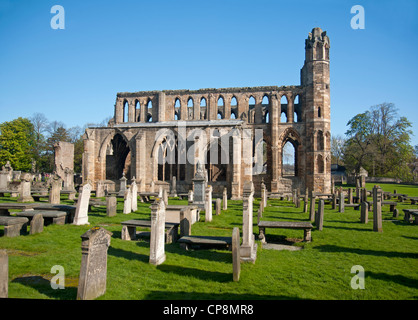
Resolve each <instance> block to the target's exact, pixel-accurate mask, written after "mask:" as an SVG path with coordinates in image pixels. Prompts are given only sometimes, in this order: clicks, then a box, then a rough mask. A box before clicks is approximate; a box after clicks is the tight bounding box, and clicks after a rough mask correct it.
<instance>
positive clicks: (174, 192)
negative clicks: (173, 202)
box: [170, 176, 177, 197]
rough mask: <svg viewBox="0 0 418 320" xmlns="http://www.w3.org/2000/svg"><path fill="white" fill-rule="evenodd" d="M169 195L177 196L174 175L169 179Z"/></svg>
mask: <svg viewBox="0 0 418 320" xmlns="http://www.w3.org/2000/svg"><path fill="white" fill-rule="evenodd" d="M170 197H177V178H176V177H175V176H173V178H172V179H171V184H170Z"/></svg>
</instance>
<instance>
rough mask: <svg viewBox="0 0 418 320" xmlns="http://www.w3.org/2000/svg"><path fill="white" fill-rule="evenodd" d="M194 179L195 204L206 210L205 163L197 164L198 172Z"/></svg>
mask: <svg viewBox="0 0 418 320" xmlns="http://www.w3.org/2000/svg"><path fill="white" fill-rule="evenodd" d="M192 181H193V204H194V205H197V206H198V207H199V208H200V209H203V210H205V209H206V207H205V197H206V176H205V171H204V167H203V165H201V164H200V163H199V162H198V163H197V164H196V174H195V176H194V178H193V179H192Z"/></svg>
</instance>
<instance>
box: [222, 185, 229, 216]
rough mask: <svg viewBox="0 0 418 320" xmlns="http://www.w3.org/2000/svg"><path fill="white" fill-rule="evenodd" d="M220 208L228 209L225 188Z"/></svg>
mask: <svg viewBox="0 0 418 320" xmlns="http://www.w3.org/2000/svg"><path fill="white" fill-rule="evenodd" d="M222 210H224V211H225V210H228V190H227V189H226V188H224V191H223V194H222Z"/></svg>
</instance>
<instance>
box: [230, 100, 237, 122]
mask: <svg viewBox="0 0 418 320" xmlns="http://www.w3.org/2000/svg"><path fill="white" fill-rule="evenodd" d="M237 113H238V102H237V98H235V97H232V99H231V119H236V118H237Z"/></svg>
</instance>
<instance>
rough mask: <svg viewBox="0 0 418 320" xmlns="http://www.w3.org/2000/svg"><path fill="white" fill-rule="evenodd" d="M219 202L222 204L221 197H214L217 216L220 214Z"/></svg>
mask: <svg viewBox="0 0 418 320" xmlns="http://www.w3.org/2000/svg"><path fill="white" fill-rule="evenodd" d="M221 204H222V201H221V199H220V198H216V208H215V209H216V211H215V212H216V215H217V216H219V215H220V214H221Z"/></svg>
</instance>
